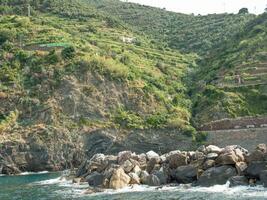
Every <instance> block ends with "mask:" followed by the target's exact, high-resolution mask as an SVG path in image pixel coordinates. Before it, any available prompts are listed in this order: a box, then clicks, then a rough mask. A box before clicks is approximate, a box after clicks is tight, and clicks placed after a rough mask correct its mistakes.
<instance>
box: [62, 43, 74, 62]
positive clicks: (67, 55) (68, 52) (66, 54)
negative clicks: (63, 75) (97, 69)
mask: <svg viewBox="0 0 267 200" xmlns="http://www.w3.org/2000/svg"><path fill="white" fill-rule="evenodd" d="M75 53H76V50H75V48H74V47H72V46H71V47H66V48H64V49H63V50H62V52H61V55H62V57H63V58H64V59H66V60H68V59H72V58H74V57H75Z"/></svg>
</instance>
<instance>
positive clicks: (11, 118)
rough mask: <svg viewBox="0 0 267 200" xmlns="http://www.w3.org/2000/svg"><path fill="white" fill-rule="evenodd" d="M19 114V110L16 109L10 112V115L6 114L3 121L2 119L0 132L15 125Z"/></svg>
mask: <svg viewBox="0 0 267 200" xmlns="http://www.w3.org/2000/svg"><path fill="white" fill-rule="evenodd" d="M18 116H19V112H18V111H17V110H15V111H12V112H10V113H9V115H8V116H6V117H5V118H4V119H3V120H2V121H0V133H2V132H3V131H5V130H6V129H9V128H10V127H11V126H12V125H14V124H15V123H16V121H17V119H18Z"/></svg>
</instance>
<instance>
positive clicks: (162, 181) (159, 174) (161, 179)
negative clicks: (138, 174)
mask: <svg viewBox="0 0 267 200" xmlns="http://www.w3.org/2000/svg"><path fill="white" fill-rule="evenodd" d="M153 175H155V176H156V177H158V179H159V182H160V185H165V184H167V183H168V175H167V174H166V173H165V172H164V171H163V170H159V171H155V172H153Z"/></svg>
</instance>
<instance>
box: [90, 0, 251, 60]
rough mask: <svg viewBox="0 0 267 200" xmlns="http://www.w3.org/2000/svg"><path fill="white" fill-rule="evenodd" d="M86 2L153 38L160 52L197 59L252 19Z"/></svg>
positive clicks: (115, 1) (105, 1)
mask: <svg viewBox="0 0 267 200" xmlns="http://www.w3.org/2000/svg"><path fill="white" fill-rule="evenodd" d="M86 1H87V2H89V4H90V5H92V6H95V7H96V8H97V9H98V10H99V11H104V12H105V13H108V14H109V15H111V16H115V17H117V18H119V19H120V20H122V21H123V22H124V23H126V24H129V25H130V26H131V27H133V29H134V30H135V31H138V32H140V33H142V34H144V35H146V36H149V37H152V38H154V40H155V41H154V42H155V43H159V42H160V43H163V44H164V46H161V48H162V47H164V48H172V49H177V50H180V51H183V52H186V53H188V52H196V53H198V54H200V55H207V54H209V52H210V51H213V50H214V48H218V47H219V46H220V45H222V44H223V43H224V42H226V41H227V40H229V39H230V38H231V37H233V36H234V35H235V34H237V33H239V31H241V30H242V28H243V27H244V25H245V24H246V23H247V22H248V21H250V20H251V19H253V18H255V16H254V15H252V14H238V15H234V14H210V15H206V16H201V15H199V16H194V15H186V14H180V13H174V12H169V11H166V10H164V9H159V8H152V7H149V6H143V5H139V4H134V3H125V2H120V1H119V0H97V1H95V0H86Z"/></svg>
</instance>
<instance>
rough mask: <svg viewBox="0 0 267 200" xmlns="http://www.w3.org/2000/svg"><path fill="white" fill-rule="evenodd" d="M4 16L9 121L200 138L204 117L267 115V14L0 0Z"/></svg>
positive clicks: (0, 65) (0, 42)
mask: <svg viewBox="0 0 267 200" xmlns="http://www.w3.org/2000/svg"><path fill="white" fill-rule="evenodd" d="M29 4H30V6H31V10H30V11H31V12H30V13H28V5H29ZM0 14H1V17H0V103H1V105H3V106H1V107H0V116H1V117H0V119H1V121H0V123H1V125H0V126H2V127H10V126H11V125H10V124H17V126H30V125H35V124H46V125H49V126H53V127H64V128H67V129H69V130H70V131H73V130H74V129H75V132H77V131H78V130H79V129H80V128H81V127H83V126H85V127H89V128H121V129H125V130H129V129H144V130H145V129H159V128H166V129H178V130H180V131H181V133H183V134H184V135H186V136H188V137H191V138H192V139H193V140H194V141H195V142H198V143H201V142H203V141H204V140H205V139H206V137H207V135H206V133H198V132H197V131H196V127H198V126H200V125H201V124H202V123H205V122H209V121H213V120H217V119H222V118H235V117H240V116H256V115H266V114H267V107H266V105H267V104H266V100H267V94H266V91H267V89H266V84H267V77H266V73H267V71H266V63H267V59H266V55H267V54H266V52H267V46H266V42H265V41H266V39H267V38H266V32H267V29H266V27H267V24H266V22H267V18H266V14H263V15H261V16H254V15H251V14H248V13H247V12H246V10H245V9H241V10H240V13H239V14H237V15H234V14H220V15H215V14H214V15H207V16H193V15H185V14H178V13H173V12H168V11H165V10H162V9H156V8H150V7H147V6H141V5H137V4H132V3H123V2H120V1H117V0H98V1H92V0H70V1H66V0H54V1H50V0H39V1H36V0H29V1H15V0H12V1H6V0H0ZM28 14H30V17H29V16H28ZM181 52H183V53H181ZM15 109H16V110H18V112H16V113H17V114H16V115H15V116H16V117H14V116H13V115H11V116H10V117H9V115H10V113H12V112H13V111H14V110H15ZM0 129H1V128H0Z"/></svg>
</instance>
